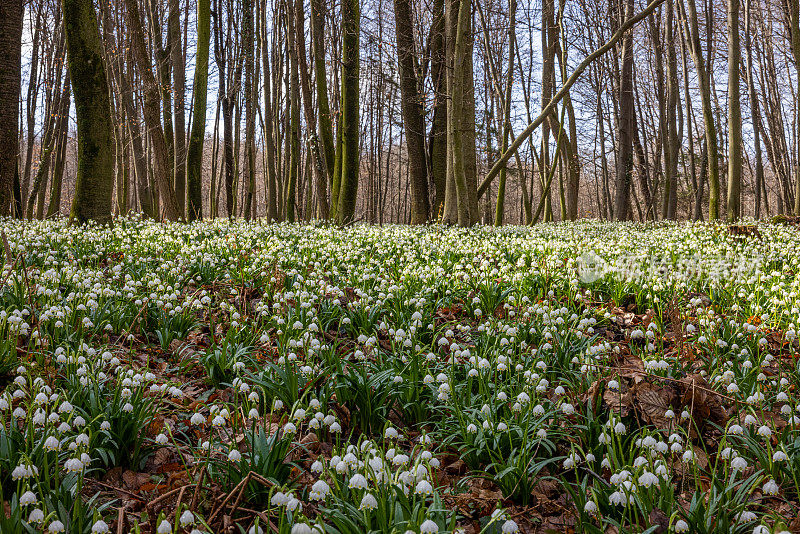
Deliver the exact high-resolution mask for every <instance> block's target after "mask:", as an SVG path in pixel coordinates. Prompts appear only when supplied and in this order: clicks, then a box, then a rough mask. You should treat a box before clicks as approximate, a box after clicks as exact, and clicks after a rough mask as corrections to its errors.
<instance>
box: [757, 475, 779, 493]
mask: <svg viewBox="0 0 800 534" xmlns="http://www.w3.org/2000/svg"><path fill="white" fill-rule="evenodd" d="M761 489H762V490H763V491H764V493H765V494H766V495H777V494H778V492H779V491H780V487H778V484H777V483H776V482H775V480H774V479H769V480H768V481H767V482H765V483H764V486H763V487H762V488H761Z"/></svg>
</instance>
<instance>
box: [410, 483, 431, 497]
mask: <svg viewBox="0 0 800 534" xmlns="http://www.w3.org/2000/svg"><path fill="white" fill-rule="evenodd" d="M414 493H416V494H417V495H430V494H431V493H433V486H431V483H430V482H428V481H427V480H424V479H423V480H420V481H419V482H417V487H416V488H415V489H414Z"/></svg>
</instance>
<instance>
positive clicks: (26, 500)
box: [19, 491, 36, 506]
mask: <svg viewBox="0 0 800 534" xmlns="http://www.w3.org/2000/svg"><path fill="white" fill-rule="evenodd" d="M19 504H20V506H28V505H30V504H36V495H35V494H34V493H33V492H32V491H26V492H25V493H23V494H22V497H20V498H19Z"/></svg>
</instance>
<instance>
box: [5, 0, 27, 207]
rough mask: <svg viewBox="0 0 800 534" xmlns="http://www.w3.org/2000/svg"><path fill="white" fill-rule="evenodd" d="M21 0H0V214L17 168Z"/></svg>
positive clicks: (9, 196)
mask: <svg viewBox="0 0 800 534" xmlns="http://www.w3.org/2000/svg"><path fill="white" fill-rule="evenodd" d="M22 15H23V7H22V0H3V1H2V2H0V214H2V215H6V214H7V213H8V210H9V207H10V205H11V190H12V186H13V184H14V176H15V174H16V173H17V172H18V169H17V159H18V158H17V155H18V152H19V97H20V87H21V86H20V83H21V81H22V67H21V58H22Z"/></svg>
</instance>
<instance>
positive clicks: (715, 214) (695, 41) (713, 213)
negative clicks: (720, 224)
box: [683, 0, 720, 220]
mask: <svg viewBox="0 0 800 534" xmlns="http://www.w3.org/2000/svg"><path fill="white" fill-rule="evenodd" d="M685 11H686V13H685V14H684V15H685V16H684V17H683V18H684V26H685V35H686V38H687V39H688V40H689V49H690V50H691V53H692V59H693V60H694V64H695V70H696V71H697V81H698V85H699V87H700V97H701V102H702V107H703V123H704V125H705V130H706V151H707V154H708V161H707V164H708V181H709V199H708V218H709V219H711V220H715V219H719V199H720V190H719V149H718V144H717V127H716V124H715V122H714V109H713V107H712V105H711V82H710V79H709V75H708V72H707V70H706V65H705V61H704V60H703V51H702V49H701V45H700V30H699V24H698V22H697V8H696V6H695V0H687V6H686V10H685ZM700 179H701V180H702V179H704V177H703V176H701V177H700Z"/></svg>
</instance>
